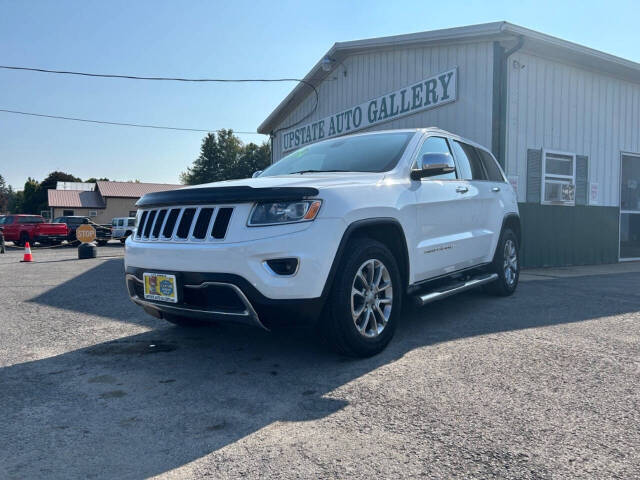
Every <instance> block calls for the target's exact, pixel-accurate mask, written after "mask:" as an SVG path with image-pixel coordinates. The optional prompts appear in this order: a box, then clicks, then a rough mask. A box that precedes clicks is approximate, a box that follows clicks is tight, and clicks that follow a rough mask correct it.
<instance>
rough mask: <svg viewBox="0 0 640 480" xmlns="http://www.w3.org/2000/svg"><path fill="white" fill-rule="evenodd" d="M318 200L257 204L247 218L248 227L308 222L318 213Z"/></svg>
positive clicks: (320, 203)
mask: <svg viewBox="0 0 640 480" xmlns="http://www.w3.org/2000/svg"><path fill="white" fill-rule="evenodd" d="M320 205H322V201H320V200H300V201H297V202H268V203H257V204H256V205H255V206H254V207H253V210H252V211H251V215H250V216H249V223H248V225H249V226H250V227H261V226H266V225H281V224H283V223H297V222H310V221H312V220H313V219H315V218H316V216H317V215H318V212H319V211H320Z"/></svg>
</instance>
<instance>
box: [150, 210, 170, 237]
mask: <svg viewBox="0 0 640 480" xmlns="http://www.w3.org/2000/svg"><path fill="white" fill-rule="evenodd" d="M166 216H167V211H166V210H160V211H159V212H158V219H157V220H156V224H155V226H154V227H153V238H158V234H159V233H160V228H161V227H162V222H164V217H166Z"/></svg>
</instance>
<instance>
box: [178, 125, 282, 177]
mask: <svg viewBox="0 0 640 480" xmlns="http://www.w3.org/2000/svg"><path fill="white" fill-rule="evenodd" d="M270 158H271V147H270V146H269V144H268V143H264V144H262V145H260V146H258V145H256V144H255V143H249V144H248V145H243V143H242V141H241V140H240V139H239V138H238V137H236V136H235V135H234V134H233V130H220V132H219V133H218V134H217V136H216V134H215V133H208V134H207V136H206V137H204V139H203V140H202V145H201V146H200V155H199V156H198V158H197V159H196V160H195V161H194V162H193V165H192V166H191V167H189V168H187V171H186V172H183V173H181V174H180V181H181V182H182V183H184V184H187V185H198V184H201V183H209V182H219V181H221V180H232V179H236V178H247V177H250V176H251V175H252V174H253V172H255V171H256V170H262V169H264V168H265V167H266V166H267V165H268V164H269V162H270Z"/></svg>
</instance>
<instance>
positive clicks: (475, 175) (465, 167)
mask: <svg viewBox="0 0 640 480" xmlns="http://www.w3.org/2000/svg"><path fill="white" fill-rule="evenodd" d="M453 150H454V152H455V155H456V160H457V161H458V163H459V165H458V166H459V167H460V170H461V172H460V173H461V175H460V178H463V179H465V180H486V179H487V177H486V175H485V173H484V169H483V167H482V161H481V160H480V156H479V155H478V153H477V152H476V149H475V148H473V147H472V146H471V145H467V144H466V143H462V142H458V141H456V140H454V141H453Z"/></svg>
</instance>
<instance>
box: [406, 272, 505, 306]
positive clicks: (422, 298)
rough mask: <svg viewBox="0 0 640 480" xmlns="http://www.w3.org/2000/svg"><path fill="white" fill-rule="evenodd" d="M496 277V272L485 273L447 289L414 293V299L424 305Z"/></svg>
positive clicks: (488, 281) (491, 280)
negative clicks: (421, 293)
mask: <svg viewBox="0 0 640 480" xmlns="http://www.w3.org/2000/svg"><path fill="white" fill-rule="evenodd" d="M497 279H498V274H497V273H491V274H489V275H485V276H482V277H476V278H473V279H471V280H468V281H466V282H464V283H463V284H460V285H457V286H455V287H451V288H448V289H447V288H446V287H440V288H444V289H441V290H436V291H434V292H429V293H425V294H423V295H416V300H417V301H418V304H419V305H426V304H427V303H431V302H435V301H436V300H440V299H442V298H446V297H450V296H451V295H455V294H456V293H460V292H464V291H466V290H471V289H472V288H475V287H479V286H480V285H484V284H486V283H490V282H493V281H495V280H497Z"/></svg>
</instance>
